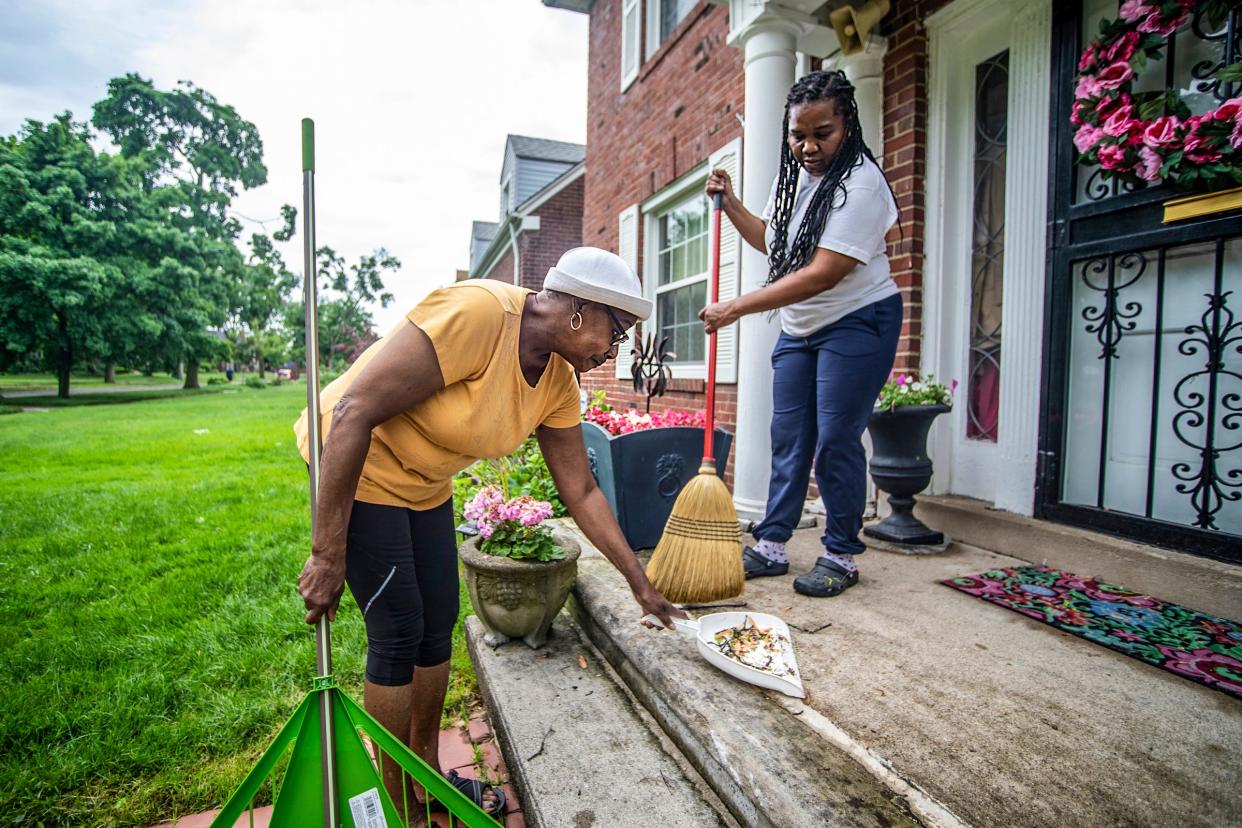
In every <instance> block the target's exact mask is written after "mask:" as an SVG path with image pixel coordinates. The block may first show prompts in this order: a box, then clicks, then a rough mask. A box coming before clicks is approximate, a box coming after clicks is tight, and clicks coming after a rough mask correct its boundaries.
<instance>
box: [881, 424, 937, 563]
mask: <svg viewBox="0 0 1242 828" xmlns="http://www.w3.org/2000/svg"><path fill="white" fill-rule="evenodd" d="M951 410H952V409H950V408H949V406H947V405H902V406H897V407H896V408H893V409H892V410H889V409H886V408H877V409H876V410H875V411H873V412H872V413H871V420H870V421H869V422H868V423H867V431H868V432H870V434H871V449H872V451H871V464H870V470H871V479H872V480H874V481H875V485H876V487H877V488H879V489H880V490H882V491H884V492H887V493H888V503H889V505H890V506H892V507H893V511H892V514H890V515H889V516H888V517H886V518H884V519H883V520H881V521H880V522H879V523H877V524H875V525H874V526H867V527H865V528H864V529H863V534H864V535H867V536H869V537H872V538H878V539H879V540H884V541H888V542H890V543H900V544H906V545H910V546H937V545H939V544H942V543H944V533H942V532H938V531H936V530H935V529H930V528H928V527H927V526H926V525H925V524H924V523H923V522H922V521H920V520H919V519H918V518H916V517H915V516H914V496H915V495H916V494H918V493H919V492H921V491H923V490H924V489H925V488H927V484H928V483H930V482H931V476H932V462H931V458H929V457H928V456H927V432H928V431H930V430H931V426H932V422H933V421H934V420H935V419H936V417H938V416H939V415H941V414H943V413H945V412H947V411H951Z"/></svg>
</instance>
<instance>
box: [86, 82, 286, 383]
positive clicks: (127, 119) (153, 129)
mask: <svg viewBox="0 0 1242 828" xmlns="http://www.w3.org/2000/svg"><path fill="white" fill-rule="evenodd" d="M92 121H93V123H94V124H95V126H96V127H97V128H98V129H100V130H103V131H104V132H106V133H108V135H110V136H111V137H112V140H113V141H115V142H116V144H117V146H119V147H120V149H121V156H122V157H123V158H127V159H138V160H141V161H142V162H144V164H143V168H144V169H145V170H147V171H148V175H147V177H146V182H145V185H146V187H147V189H148V191H149V192H151V193H152V194H156V193H159V194H160V195H161V197H162V201H163V202H164V206H165V207H166V208H167V209H168V211H169V214H170V216H171V219H172V224H173V227H174V228H176V229H178V230H180V231H182V235H183V239H182V244H181V245H180V247H181V250H180V255H178V256H176V257H171V258H170V259H167V260H164V261H163V262H162V266H161V267H160V268H159V269H158V271H157V272H156V274H155V278H154V280H153V283H152V285H151V288H152V290H151V297H152V298H153V299H154V300H156V301H154V302H153V304H151V305H149V307H150V309H151V311H152V312H154V313H155V314H156V315H158V316H159V317H160V321H161V323H162V335H161V337H160V338H159V339H158V341H157V342H156V343H154V345H155V346H157V347H159V348H160V349H162V350H163V353H164V354H165V355H166V356H168V357H171V358H173V359H175V360H184V362H185V364H186V376H185V387H186V388H197V387H198V365H199V362H200V360H202V359H203V358H204V357H206V356H207V355H209V354H210V353H211V352H212V351H213V349H214V348H216V347H217V344H216V343H218V342H219V339H218V337H216V336H215V335H213V334H212V333H211V332H210V330H209V329H211V328H217V329H219V328H223V326H224V324H225V322H226V321H227V319H228V316H229V312H230V304H231V303H230V298H231V297H232V296H234V295H236V294H237V293H238V291H237V288H236V285H237V283H238V282H240V281H242V280H244V279H245V272H244V271H245V266H246V265H245V262H244V260H243V258H242V255H241V252H240V251H239V250H238V249H237V247H236V246H235V244H234V243H233V242H234V240H235V239H236V238H237V236H238V235H239V233H240V231H241V228H240V225H239V224H238V222H237V220H236V219H234V218H232V217H230V216H229V215H228V208H229V205H230V203H231V201H232V199H233V197H234V196H236V195H237V192H238V187H241V188H242V189H249V188H251V187H256V186H259V185H261V184H263V183H265V182H266V181H267V168H266V167H264V166H263V143H262V141H261V140H260V139H259V132H258V129H256V128H255V126H254V124H252V123H250V122H249V121H247V120H245V119H244V118H242V117H241V116H240V115H238V113H237V111H236V110H235V109H234V108H233V107H231V106H229V105H227V104H223V103H220V102H219V101H218V100H216V98H215V97H214V96H213V95H211V94H210V93H209V92H207V91H206V90H204V89H200V88H198V87H197V86H195V85H194V84H193V83H191V82H189V81H181V82H180V83H179V84H177V86H176V87H175V88H173V89H171V90H167V91H164V90H159V89H156V88H155V87H154V86H153V85H152V83H151V82H150V81H149V80H146V79H145V78H142V77H140V76H139V75H136V74H132V73H131V74H128V75H124V76H122V77H118V78H113V79H112V80H111V81H109V82H108V96H107V97H106V98H104V100H102V101H100V102H99V103H97V104H95V107H94V117H93V119H92Z"/></svg>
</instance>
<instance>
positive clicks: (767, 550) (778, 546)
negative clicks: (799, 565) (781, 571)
mask: <svg viewBox="0 0 1242 828" xmlns="http://www.w3.org/2000/svg"><path fill="white" fill-rule="evenodd" d="M755 551H756V552H758V553H759V554H760V555H762V556H763V557H765V558H767V559H768V560H769V561H771V562H772V563H778V564H783V563H789V558H788V557H787V556H786V555H785V544H783V543H777V542H776V541H770V540H761V541H759V542H758V543H757V544H755Z"/></svg>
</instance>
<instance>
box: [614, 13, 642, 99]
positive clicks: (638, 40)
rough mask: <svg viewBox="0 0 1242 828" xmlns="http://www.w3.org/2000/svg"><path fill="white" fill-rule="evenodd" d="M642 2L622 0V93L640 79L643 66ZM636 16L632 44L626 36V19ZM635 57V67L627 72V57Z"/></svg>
mask: <svg viewBox="0 0 1242 828" xmlns="http://www.w3.org/2000/svg"><path fill="white" fill-rule="evenodd" d="M642 11H643V9H642V2H641V0H621V67H620V68H621V91H622V92H624V91H625V90H626V89H629V88H630V84H632V83H633V82H634V81H635V80H637V79H638V71H639V70H640V69H641V68H642V65H643V50H642V41H643V15H642ZM631 14H633V15H634V40H633V42H631V41H630V40H629V39H628V38H626V36H625V21H626V18H627V17H628V16H629V15H631ZM631 51H632V52H633V55H634V66H633V68H632V69H631V70H630V71H629V72H627V71H626V70H625V56H626V55H627V54H629V53H630V52H631Z"/></svg>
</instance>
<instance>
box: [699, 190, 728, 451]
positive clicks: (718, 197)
mask: <svg viewBox="0 0 1242 828" xmlns="http://www.w3.org/2000/svg"><path fill="white" fill-rule="evenodd" d="M723 205H724V194H723V193H714V194H713V195H712V300H711V301H712V304H713V305H714V304H716V303H717V302H719V301H720V213H721V208H722V207H723ZM705 425H706V426H707V427H706V428H704V429H703V463H704V464H707V463H712V464H715V462H716V453H715V451H714V450H713V439H714V437H715V436H716V332H715V331H712V332H711V333H710V334H708V335H707V422H706V424H705Z"/></svg>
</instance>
